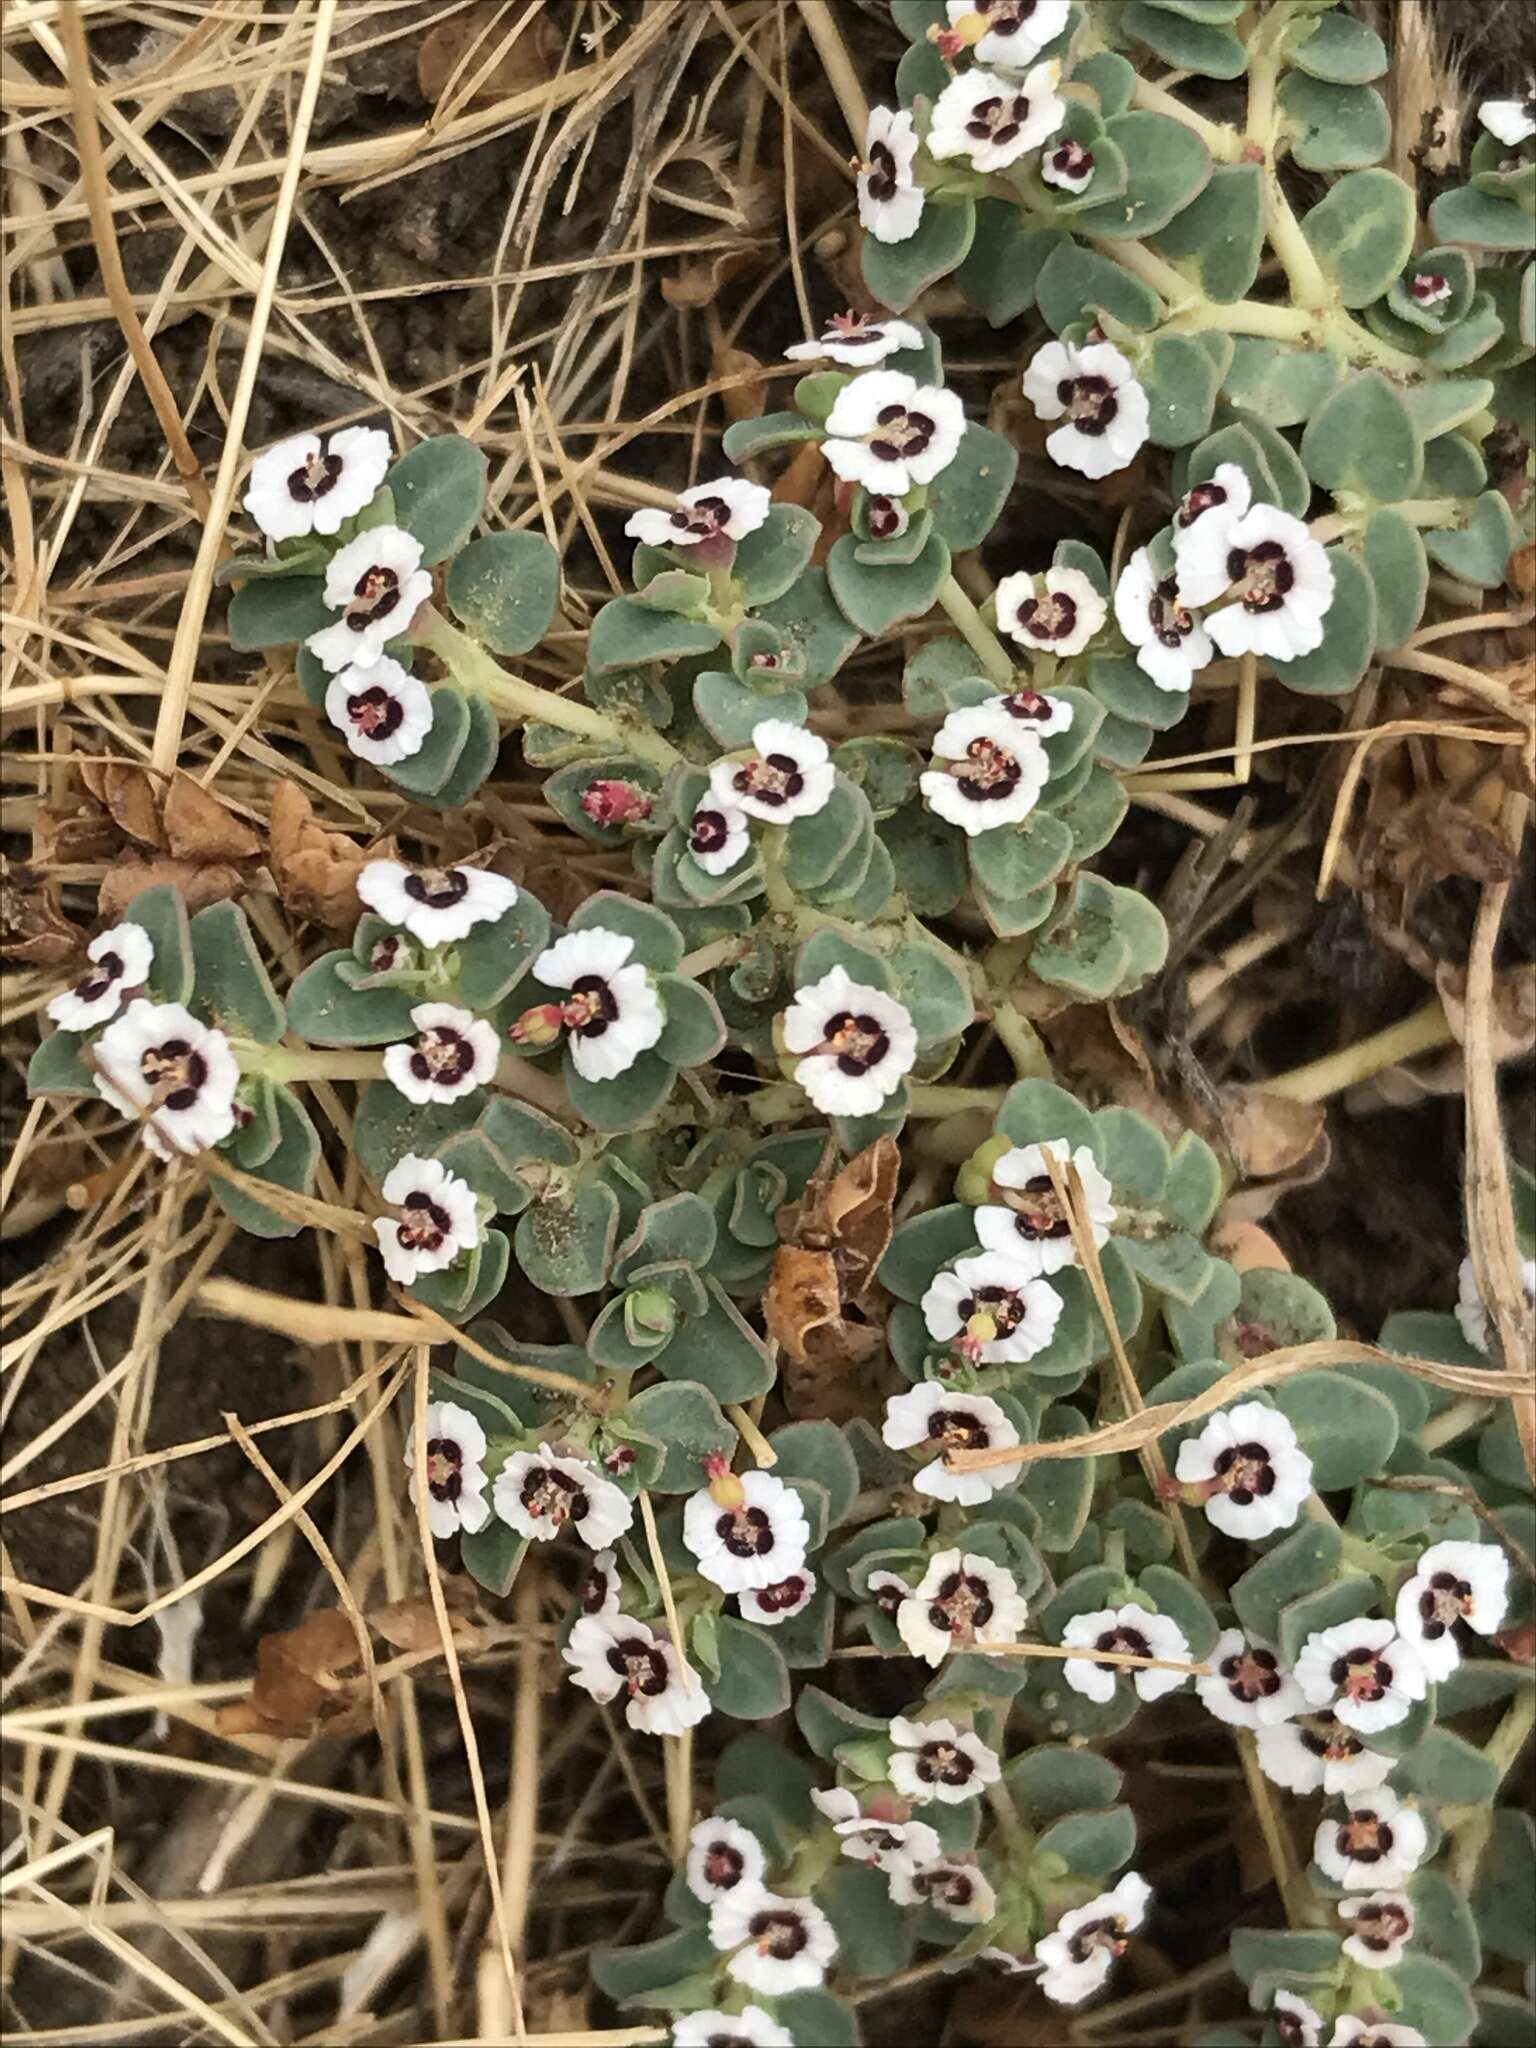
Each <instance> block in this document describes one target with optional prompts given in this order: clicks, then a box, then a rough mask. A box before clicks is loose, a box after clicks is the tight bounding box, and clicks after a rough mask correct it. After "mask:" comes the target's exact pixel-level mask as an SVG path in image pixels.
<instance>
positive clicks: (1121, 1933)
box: [1067, 1914, 1128, 1963]
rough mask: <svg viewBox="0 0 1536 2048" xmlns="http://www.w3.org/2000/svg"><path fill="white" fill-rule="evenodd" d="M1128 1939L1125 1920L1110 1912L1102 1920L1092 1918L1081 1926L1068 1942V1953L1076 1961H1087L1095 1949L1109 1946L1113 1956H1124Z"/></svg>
mask: <svg viewBox="0 0 1536 2048" xmlns="http://www.w3.org/2000/svg"><path fill="white" fill-rule="evenodd" d="M1127 1939H1128V1936H1127V1931H1126V1925H1125V1922H1124V1921H1123V1920H1122V1919H1121V1918H1120V1916H1119V1915H1118V1914H1108V1915H1106V1917H1105V1918H1104V1919H1102V1920H1090V1921H1089V1922H1088V1925H1087V1926H1086V1927H1079V1928H1078V1930H1077V1932H1076V1934H1074V1935H1072V1936H1071V1937H1070V1939H1069V1940H1068V1942H1067V1953H1068V1954H1069V1955H1070V1956H1071V1958H1072V1960H1073V1962H1074V1963H1086V1962H1087V1960H1088V1958H1089V1957H1090V1956H1091V1955H1092V1954H1093V1952H1094V1950H1095V1949H1100V1948H1107V1949H1108V1950H1109V1952H1110V1954H1111V1955H1112V1956H1123V1955H1124V1954H1125V1949H1126V1942H1127Z"/></svg>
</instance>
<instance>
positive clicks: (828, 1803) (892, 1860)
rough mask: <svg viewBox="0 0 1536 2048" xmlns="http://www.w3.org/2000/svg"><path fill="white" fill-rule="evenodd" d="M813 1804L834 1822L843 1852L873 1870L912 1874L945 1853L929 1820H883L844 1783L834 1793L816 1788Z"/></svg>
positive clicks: (812, 1798)
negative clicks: (866, 1806) (867, 1810)
mask: <svg viewBox="0 0 1536 2048" xmlns="http://www.w3.org/2000/svg"><path fill="white" fill-rule="evenodd" d="M811 1803H812V1804H813V1805H814V1806H815V1807H816V1808H817V1810H818V1811H819V1812H820V1813H823V1814H825V1815H826V1817H827V1819H828V1820H829V1821H831V1823H832V1832H833V1833H834V1834H835V1835H837V1836H839V1837H840V1839H841V1841H842V1845H843V1854H844V1855H845V1856H847V1857H849V1858H850V1859H851V1860H852V1861H853V1862H855V1863H862V1864H864V1865H866V1866H867V1867H868V1868H869V1869H871V1870H883V1871H885V1872H886V1873H887V1875H889V1876H896V1875H898V1874H899V1875H900V1876H902V1877H910V1876H911V1874H912V1873H913V1872H914V1871H916V1870H919V1869H921V1868H922V1866H923V1865H924V1864H925V1863H932V1862H933V1861H934V1860H935V1859H936V1858H937V1857H939V1856H940V1855H942V1854H943V1846H944V1845H943V1844H942V1843H941V1842H940V1840H939V1838H938V1836H937V1835H936V1834H935V1833H934V1831H933V1829H932V1828H931V1827H929V1826H928V1824H927V1822H926V1821H920V1820H908V1821H895V1820H881V1819H880V1818H879V1817H878V1816H877V1815H875V1814H872V1813H866V1812H865V1811H864V1809H863V1807H862V1806H861V1805H860V1804H859V1802H858V1800H857V1799H856V1798H855V1797H854V1795H853V1793H852V1792H850V1791H848V1790H847V1789H846V1787H844V1786H841V1785H838V1786H834V1787H833V1789H832V1790H831V1791H830V1792H822V1791H819V1790H816V1789H814V1788H813V1789H812V1792H811Z"/></svg>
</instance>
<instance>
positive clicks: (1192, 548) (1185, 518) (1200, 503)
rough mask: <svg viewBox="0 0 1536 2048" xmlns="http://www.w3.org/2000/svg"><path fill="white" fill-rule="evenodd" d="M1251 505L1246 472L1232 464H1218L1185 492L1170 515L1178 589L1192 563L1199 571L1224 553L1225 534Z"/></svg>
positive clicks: (1249, 485)
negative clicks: (1207, 475) (1198, 482)
mask: <svg viewBox="0 0 1536 2048" xmlns="http://www.w3.org/2000/svg"><path fill="white" fill-rule="evenodd" d="M1252 503H1253V485H1252V484H1251V483H1250V482H1249V481H1248V472H1247V471H1246V470H1245V469H1243V468H1241V467H1240V466H1239V465H1238V464H1237V463H1235V462H1218V463H1217V465H1216V467H1215V469H1214V470H1213V471H1212V473H1211V475H1210V476H1209V477H1208V478H1207V479H1206V481H1205V482H1204V483H1203V484H1195V485H1193V486H1192V487H1191V489H1189V490H1187V491H1186V492H1185V493H1184V496H1183V497H1182V498H1181V499H1180V500H1179V504H1178V506H1177V508H1176V510H1175V512H1174V515H1173V564H1174V574H1175V576H1176V577H1177V579H1178V581H1179V583H1180V585H1181V586H1182V584H1183V582H1184V580H1185V577H1186V575H1187V574H1188V571H1189V568H1190V565H1191V564H1194V565H1195V567H1196V569H1197V572H1198V569H1199V568H1200V567H1201V566H1203V565H1204V564H1206V563H1208V562H1215V561H1216V560H1217V559H1218V558H1219V557H1221V556H1223V555H1224V554H1225V552H1226V545H1227V535H1228V534H1229V533H1230V532H1231V531H1232V528H1233V527H1234V526H1235V525H1236V524H1237V522H1238V520H1239V519H1241V518H1243V517H1244V516H1245V514H1246V513H1247V511H1248V509H1249V507H1250V506H1251V505H1252ZM1222 588H1225V585H1223V586H1222ZM1185 595H1186V599H1188V593H1187V592H1186V593H1185ZM1189 601H1190V602H1193V601H1194V600H1189Z"/></svg>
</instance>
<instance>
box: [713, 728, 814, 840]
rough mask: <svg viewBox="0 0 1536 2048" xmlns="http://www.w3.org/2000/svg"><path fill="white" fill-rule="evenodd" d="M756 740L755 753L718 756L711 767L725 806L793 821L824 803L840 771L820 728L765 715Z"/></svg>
mask: <svg viewBox="0 0 1536 2048" xmlns="http://www.w3.org/2000/svg"><path fill="white" fill-rule="evenodd" d="M752 746H753V753H752V755H751V757H750V758H749V759H747V760H745V761H739V760H729V759H728V760H724V761H717V762H716V763H715V765H714V766H713V767H712V768H711V769H710V771H709V793H710V795H711V796H712V797H713V798H714V800H715V802H716V804H717V805H719V806H720V808H721V809H723V810H736V811H745V812H746V814H747V816H748V817H750V818H766V819H767V820H768V822H769V823H770V824H773V825H787V824H788V823H789V822H790V820H791V819H793V818H809V817H813V816H814V815H815V813H816V812H817V811H819V810H821V809H822V808H823V806H824V805H825V803H826V801H827V799H828V797H830V796H831V794H832V785H833V783H834V782H835V781H836V779H837V771H836V769H835V768H834V767H833V766H832V756H831V754H830V752H829V751H828V748H827V743H826V741H825V740H824V739H823V738H822V737H821V735H820V734H819V733H814V732H811V731H809V730H808V729H807V728H806V727H805V726H803V725H791V724H790V722H789V720H788V719H786V718H764V719H761V720H760V721H759V722H758V723H757V724H756V725H754V726H753V728H752Z"/></svg>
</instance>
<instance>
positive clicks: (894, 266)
mask: <svg viewBox="0 0 1536 2048" xmlns="http://www.w3.org/2000/svg"><path fill="white" fill-rule="evenodd" d="M975 232H976V209H975V207H974V205H973V204H972V202H971V201H970V200H969V199H965V200H961V201H960V202H959V204H958V205H947V206H939V205H935V204H934V203H933V202H932V201H930V202H929V203H928V205H927V206H925V207H924V208H923V213H922V218H921V220H920V221H919V222H918V224H917V231H916V233H915V234H912V235H909V236H908V237H907V239H906V240H905V241H904V242H877V241H876V240H875V238H874V236H873V235H866V236H865V238H864V247H863V251H862V254H861V262H862V264H863V270H864V282H865V283H866V284H867V285H868V286H869V289H870V290H871V292H873V293H874V296H875V303H876V304H877V305H881V306H888V307H889V308H890V310H891V311H892V312H893V313H904V312H905V311H906V309H907V308H908V306H910V305H911V304H912V301H913V300H914V299H915V298H917V297H918V296H919V294H920V293H921V292H923V291H924V290H926V288H927V287H928V286H929V285H931V284H934V283H936V282H937V281H938V279H939V278H941V277H947V276H948V275H949V273H950V272H951V271H952V270H956V269H958V268H959V266H960V265H961V264H962V263H963V262H964V261H965V258H966V255H967V253H968V252H969V250H970V246H971V240H972V237H973V236H974V235H975ZM732 459H733V460H739V459H740V458H739V457H736V456H734V455H733V457H732Z"/></svg>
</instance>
